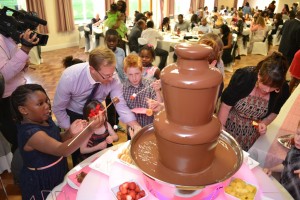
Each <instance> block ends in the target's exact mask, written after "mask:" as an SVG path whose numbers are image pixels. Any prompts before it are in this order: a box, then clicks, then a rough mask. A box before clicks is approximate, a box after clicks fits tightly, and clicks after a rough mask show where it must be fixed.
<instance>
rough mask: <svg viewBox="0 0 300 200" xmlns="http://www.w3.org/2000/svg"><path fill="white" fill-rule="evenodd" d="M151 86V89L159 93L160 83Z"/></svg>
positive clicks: (155, 82)
mask: <svg viewBox="0 0 300 200" xmlns="http://www.w3.org/2000/svg"><path fill="white" fill-rule="evenodd" d="M151 85H152V87H153V89H154V90H155V91H156V92H158V91H160V89H161V82H160V80H156V81H154V82H153V83H152V84H151Z"/></svg>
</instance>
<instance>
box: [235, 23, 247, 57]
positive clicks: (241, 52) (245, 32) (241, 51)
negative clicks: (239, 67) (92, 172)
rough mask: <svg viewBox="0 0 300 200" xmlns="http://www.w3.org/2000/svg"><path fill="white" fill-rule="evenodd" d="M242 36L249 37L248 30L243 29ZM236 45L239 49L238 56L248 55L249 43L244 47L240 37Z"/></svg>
mask: <svg viewBox="0 0 300 200" xmlns="http://www.w3.org/2000/svg"><path fill="white" fill-rule="evenodd" d="M242 34H243V36H247V35H248V36H249V35H250V28H244V29H243V33H242ZM237 44H238V47H239V50H240V55H245V56H246V55H248V46H249V42H247V43H246V45H244V42H243V38H242V37H240V38H239V39H238V41H237Z"/></svg>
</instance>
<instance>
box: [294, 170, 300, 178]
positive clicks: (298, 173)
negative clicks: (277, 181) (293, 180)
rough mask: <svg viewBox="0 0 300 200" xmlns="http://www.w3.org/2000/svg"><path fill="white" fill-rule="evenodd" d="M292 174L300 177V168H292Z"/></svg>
mask: <svg viewBox="0 0 300 200" xmlns="http://www.w3.org/2000/svg"><path fill="white" fill-rule="evenodd" d="M294 174H297V175H298V177H299V178H300V169H297V170H294Z"/></svg>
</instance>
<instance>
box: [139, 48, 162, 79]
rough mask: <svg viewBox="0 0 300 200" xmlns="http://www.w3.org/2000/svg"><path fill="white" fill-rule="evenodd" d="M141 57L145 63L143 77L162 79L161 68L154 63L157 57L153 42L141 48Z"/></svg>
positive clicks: (143, 63)
mask: <svg viewBox="0 0 300 200" xmlns="http://www.w3.org/2000/svg"><path fill="white" fill-rule="evenodd" d="M139 57H140V58H141V60H142V65H143V77H145V78H148V79H153V78H155V79H157V80H158V79H160V69H159V68H158V67H157V66H153V64H152V62H153V61H154V59H155V52H154V48H153V46H152V45H151V44H146V45H144V46H143V47H142V48H141V50H140V53H139Z"/></svg>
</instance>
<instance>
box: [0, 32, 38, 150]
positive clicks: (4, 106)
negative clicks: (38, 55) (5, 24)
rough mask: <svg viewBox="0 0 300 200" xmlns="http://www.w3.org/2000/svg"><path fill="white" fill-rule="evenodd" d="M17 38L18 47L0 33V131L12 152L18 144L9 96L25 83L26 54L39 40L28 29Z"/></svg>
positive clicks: (12, 40) (11, 39)
mask: <svg viewBox="0 0 300 200" xmlns="http://www.w3.org/2000/svg"><path fill="white" fill-rule="evenodd" d="M19 38H20V42H21V46H20V47H18V45H17V44H16V43H17V41H15V40H14V39H13V38H11V37H10V36H7V35H4V34H2V33H0V73H1V74H2V75H3V77H4V80H5V87H4V93H3V96H2V97H1V98H0V110H1V112H0V131H1V132H2V134H3V135H4V137H5V138H6V139H7V140H8V141H9V142H10V143H11V145H12V149H11V150H12V152H14V151H15V150H16V148H17V146H18V145H17V128H16V125H15V122H14V120H13V119H12V114H11V111H10V96H11V94H12V92H13V91H14V90H15V89H16V88H17V87H18V86H20V85H24V84H25V83H26V79H25V76H24V74H25V71H26V69H27V67H28V60H29V56H28V54H29V52H30V50H31V49H32V47H33V46H35V45H37V44H38V42H39V38H38V37H37V34H36V33H33V31H32V30H30V29H27V30H26V31H25V32H23V33H22V34H20V36H19ZM24 44H25V45H24Z"/></svg>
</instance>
